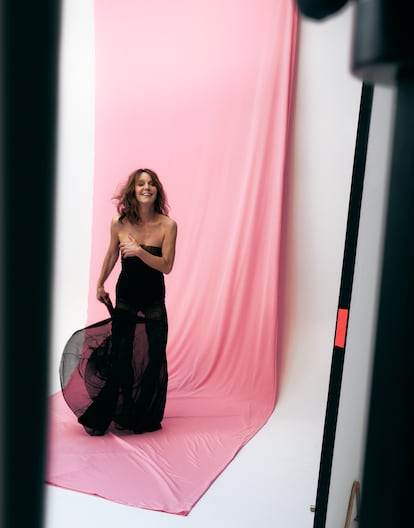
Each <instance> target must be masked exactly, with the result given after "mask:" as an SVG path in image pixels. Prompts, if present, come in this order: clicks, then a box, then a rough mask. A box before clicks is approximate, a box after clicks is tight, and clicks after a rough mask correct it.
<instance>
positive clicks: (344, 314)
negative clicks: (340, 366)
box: [335, 308, 349, 348]
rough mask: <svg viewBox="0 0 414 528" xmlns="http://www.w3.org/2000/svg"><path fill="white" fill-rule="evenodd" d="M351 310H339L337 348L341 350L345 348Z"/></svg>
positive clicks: (336, 336) (336, 334) (336, 335)
mask: <svg viewBox="0 0 414 528" xmlns="http://www.w3.org/2000/svg"><path fill="white" fill-rule="evenodd" d="M348 314H349V310H347V309H345V308H339V309H338V316H337V319H336V333H335V346H336V347H339V348H344V347H345V338H346V330H347V326H348Z"/></svg>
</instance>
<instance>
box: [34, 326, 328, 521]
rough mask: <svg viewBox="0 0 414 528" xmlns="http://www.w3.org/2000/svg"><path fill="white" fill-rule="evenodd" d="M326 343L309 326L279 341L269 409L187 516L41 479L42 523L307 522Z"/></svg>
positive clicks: (324, 382)
mask: <svg viewBox="0 0 414 528" xmlns="http://www.w3.org/2000/svg"><path fill="white" fill-rule="evenodd" d="M330 341H331V339H330V337H329V335H328V332H327V331H326V328H322V329H321V331H319V332H318V331H317V330H316V329H315V327H313V328H309V329H307V330H306V331H305V330H304V329H302V331H301V332H300V333H298V334H297V335H292V336H290V337H289V338H286V339H285V343H284V348H285V350H286V352H285V357H284V360H283V365H282V368H281V383H280V396H279V401H278V403H277V406H276V409H275V411H274V413H273V415H272V416H271V418H270V419H269V421H268V422H267V424H266V425H265V426H264V427H263V428H262V429H261V430H260V431H259V432H258V433H257V435H256V436H255V437H254V438H253V439H252V440H251V441H250V442H249V443H248V444H247V445H246V446H245V447H243V449H242V450H241V451H240V452H239V453H238V455H237V456H236V457H235V459H234V460H233V461H232V462H231V463H230V464H229V465H228V467H227V468H226V469H225V470H224V472H223V473H222V474H221V475H219V477H218V478H217V479H216V481H215V482H214V483H213V484H212V486H211V487H210V488H209V489H208V490H207V492H206V493H205V495H204V496H203V497H202V498H201V499H200V500H199V502H198V503H197V504H196V505H195V507H194V508H193V510H192V511H191V512H190V514H189V515H188V516H186V517H183V516H178V515H171V514H166V513H160V512H155V511H149V510H144V509H139V508H132V507H129V506H124V505H121V504H117V503H113V502H111V501H108V500H105V499H102V498H99V497H94V496H90V495H86V494H82V493H78V492H74V491H69V490H65V489H61V488H57V487H55V486H49V485H48V486H46V490H45V499H46V504H45V518H44V528H73V526H77V527H78V528H87V527H88V528H89V527H90V526H99V527H100V528H109V527H111V528H113V527H114V526H115V525H116V526H122V527H123V528H132V527H134V528H135V527H137V526H145V528H155V527H156V528H181V527H186V528H187V527H189V528H211V527H213V526H214V527H215V528H224V527H226V528H227V527H233V526H234V527H237V528H244V527H246V528H247V527H251V526H257V527H259V526H260V528H311V527H312V525H313V514H312V513H311V511H310V506H311V505H313V504H314V503H315V497H316V489H317V479H318V470H319V459H320V449H321V441H322V433H323V423H324V417H325V404H326V395H327V388H328V381H329V370H330V355H331V343H330ZM137 493H139V490H137Z"/></svg>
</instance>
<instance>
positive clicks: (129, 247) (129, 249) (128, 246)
mask: <svg viewBox="0 0 414 528" xmlns="http://www.w3.org/2000/svg"><path fill="white" fill-rule="evenodd" d="M128 238H129V240H128V242H122V243H121V244H120V245H119V249H120V251H121V255H122V256H123V257H124V258H128V257H137V256H138V254H139V250H140V246H139V245H138V243H137V241H136V240H135V238H134V237H133V236H132V235H128Z"/></svg>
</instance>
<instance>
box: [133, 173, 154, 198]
mask: <svg viewBox="0 0 414 528" xmlns="http://www.w3.org/2000/svg"><path fill="white" fill-rule="evenodd" d="M157 192H158V190H157V187H156V185H155V182H154V181H153V179H152V177H151V176H150V175H149V174H148V173H147V172H141V174H139V175H138V176H137V177H136V179H135V197H136V199H137V201H138V203H139V204H154V202H155V200H156V198H157Z"/></svg>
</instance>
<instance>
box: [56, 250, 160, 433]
mask: <svg viewBox="0 0 414 528" xmlns="http://www.w3.org/2000/svg"><path fill="white" fill-rule="evenodd" d="M142 247H143V248H144V249H145V250H146V251H148V252H150V253H152V254H154V255H157V256H161V248H159V247H155V246H145V245H142ZM121 262H122V271H121V273H120V275H119V278H118V281H117V284H116V304H115V308H113V307H112V305H111V304H110V303H109V304H108V305H107V306H108V309H109V311H110V315H111V317H110V318H108V319H105V320H103V321H99V322H97V323H94V324H92V325H90V326H88V327H86V328H83V329H82V330H78V331H77V332H75V333H74V334H73V335H72V336H71V338H70V339H69V340H68V342H67V344H66V346H65V349H64V351H63V354H62V359H61V362H60V381H61V387H62V393H63V396H64V398H65V401H66V402H67V404H68V405H69V407H70V408H71V409H72V411H73V412H74V413H75V415H76V416H77V418H78V422H79V423H81V424H82V425H83V426H84V428H85V430H86V431H87V432H88V433H89V434H91V435H102V434H104V433H105V431H106V430H107V429H108V427H109V426H110V424H111V422H114V423H115V426H117V427H118V428H122V429H129V430H131V431H133V432H134V433H143V432H146V431H155V430H157V429H160V428H161V421H162V418H163V416H164V409H165V402H166V394H167V383H168V371H167V358H166V346H167V335H168V322H167V313H166V309H165V302H164V298H165V285H164V275H163V274H162V273H161V272H159V271H157V270H155V269H153V268H151V267H149V266H147V264H145V263H144V262H143V261H142V260H141V259H139V258H137V257H131V258H125V259H122V261H121Z"/></svg>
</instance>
